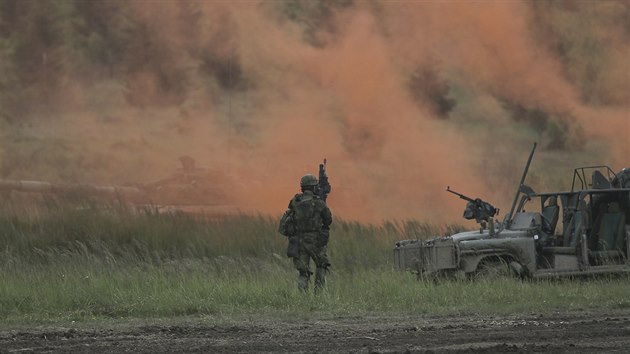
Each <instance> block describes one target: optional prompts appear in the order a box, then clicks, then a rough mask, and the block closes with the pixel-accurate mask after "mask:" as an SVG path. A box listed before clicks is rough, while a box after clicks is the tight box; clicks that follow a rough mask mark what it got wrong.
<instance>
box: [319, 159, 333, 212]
mask: <svg viewBox="0 0 630 354" xmlns="http://www.w3.org/2000/svg"><path fill="white" fill-rule="evenodd" d="M317 187H318V188H317V195H318V196H319V198H320V199H321V200H323V201H324V202H326V198H327V197H328V193H330V191H331V190H332V187H331V186H330V182H328V175H326V159H324V163H320V164H319V183H318V185H317Z"/></svg>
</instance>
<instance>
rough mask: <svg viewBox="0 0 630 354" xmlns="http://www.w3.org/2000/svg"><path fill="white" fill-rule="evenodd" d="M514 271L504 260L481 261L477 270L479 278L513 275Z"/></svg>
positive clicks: (476, 275)
mask: <svg viewBox="0 0 630 354" xmlns="http://www.w3.org/2000/svg"><path fill="white" fill-rule="evenodd" d="M513 274H514V272H513V270H512V268H511V266H510V264H509V263H507V262H505V261H503V260H493V261H481V262H480V263H479V265H478V266H477V270H476V271H475V276H474V277H475V278H477V279H497V278H504V277H511V276H513Z"/></svg>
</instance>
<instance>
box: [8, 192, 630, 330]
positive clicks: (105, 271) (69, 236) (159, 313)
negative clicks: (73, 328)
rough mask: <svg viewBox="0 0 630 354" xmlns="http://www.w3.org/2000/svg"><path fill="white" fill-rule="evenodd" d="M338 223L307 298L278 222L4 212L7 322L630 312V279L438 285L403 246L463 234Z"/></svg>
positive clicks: (82, 210) (106, 211) (98, 211)
mask: <svg viewBox="0 0 630 354" xmlns="http://www.w3.org/2000/svg"><path fill="white" fill-rule="evenodd" d="M458 229H459V227H458V226H453V225H442V226H440V225H431V224H427V223H422V222H417V221H399V222H388V223H384V224H382V225H366V224H357V223H351V222H345V221H341V220H336V222H335V223H334V225H333V229H332V231H331V242H330V256H331V260H332V264H333V265H332V270H331V274H330V275H329V277H328V285H327V289H326V291H325V292H324V293H322V294H319V295H314V294H311V293H309V294H306V295H305V294H301V293H300V292H299V291H297V287H296V284H295V280H296V272H295V270H294V269H293V268H292V265H291V262H290V260H289V259H287V258H286V257H285V256H284V251H285V247H286V240H285V239H284V237H282V236H280V235H279V234H278V233H277V232H276V231H275V230H276V219H275V218H272V217H268V216H247V215H228V216H222V217H211V218H210V217H199V216H192V215H186V214H177V213H174V214H173V213H171V214H161V213H156V212H155V211H151V210H145V211H141V212H131V211H129V210H127V209H125V208H121V207H109V208H104V207H102V206H99V207H95V206H93V205H91V204H86V205H83V206H81V207H77V206H76V205H72V206H71V207H65V206H58V207H55V208H46V210H45V212H41V211H40V212H38V213H32V214H30V215H28V216H25V215H18V214H17V213H12V212H11V211H10V210H8V211H7V210H5V212H4V213H2V215H0V244H1V245H2V250H1V251H0V318H2V319H3V320H4V322H5V323H11V322H25V321H27V322H28V321H35V322H40V321H64V320H83V319H91V318H103V317H114V318H119V317H167V316H183V315H193V314H194V315H234V314H268V315H274V316H305V315H311V314H313V313H316V314H334V315H339V314H357V313H359V314H360V313H368V312H393V313H417V314H449V313H479V312H482V313H511V312H531V311H553V310H575V309H607V308H608V309H612V308H625V307H630V301H628V300H627V296H625V294H627V292H628V290H630V286H629V283H628V282H627V279H600V280H596V281H591V282H571V281H563V282H520V281H517V280H512V279H499V280H494V281H477V282H467V281H462V282H444V283H432V282H428V281H422V280H420V281H419V280H417V279H416V278H415V276H413V275H412V274H409V273H404V272H398V271H396V270H394V269H393V262H392V261H393V257H392V247H393V244H394V242H395V241H396V240H398V239H403V238H410V237H414V238H415V237H418V238H426V237H429V236H431V235H438V234H443V233H449V232H453V231H457V230H458Z"/></svg>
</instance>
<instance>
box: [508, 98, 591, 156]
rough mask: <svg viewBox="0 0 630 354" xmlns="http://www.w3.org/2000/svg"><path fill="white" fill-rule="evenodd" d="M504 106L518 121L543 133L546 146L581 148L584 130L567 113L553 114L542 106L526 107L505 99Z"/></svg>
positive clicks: (564, 148)
mask: <svg viewBox="0 0 630 354" xmlns="http://www.w3.org/2000/svg"><path fill="white" fill-rule="evenodd" d="M502 104H503V107H504V108H505V109H506V110H507V111H508V112H509V113H510V117H511V118H512V119H513V120H515V121H516V122H521V123H525V124H527V125H529V126H530V127H531V129H532V130H534V131H535V132H537V133H539V134H541V136H542V137H543V138H544V141H545V144H546V148H547V149H551V150H566V149H579V148H580V147H581V146H580V145H579V144H578V142H579V141H583V139H584V137H583V136H582V131H581V130H580V128H579V127H576V125H575V124H572V121H573V118H572V117H570V116H569V115H567V114H553V113H549V112H547V111H544V110H542V109H540V108H537V107H534V108H530V107H525V106H523V105H521V104H518V103H514V102H510V101H507V100H503V102H502Z"/></svg>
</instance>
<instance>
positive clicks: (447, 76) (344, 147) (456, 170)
mask: <svg viewBox="0 0 630 354" xmlns="http://www.w3.org/2000/svg"><path fill="white" fill-rule="evenodd" d="M132 4H133V9H134V14H135V15H136V16H137V17H138V20H139V21H140V22H141V23H143V24H145V25H146V27H143V28H145V30H146V31H150V32H152V33H155V35H154V36H152V37H151V38H154V39H155V40H156V42H154V43H140V44H138V45H146V46H147V48H161V49H160V50H159V52H160V53H162V55H163V57H161V58H145V59H144V61H142V60H139V64H138V69H137V70H136V71H135V72H134V73H133V74H131V76H130V79H129V82H128V83H127V87H126V89H127V91H126V95H127V99H128V101H130V103H132V104H133V105H135V106H136V107H145V109H144V110H143V109H138V108H129V107H126V106H121V107H118V108H117V109H116V112H115V113H112V115H114V116H116V119H113V120H107V122H103V120H102V119H100V118H98V116H99V114H98V113H94V114H89V115H88V114H84V115H83V116H82V118H81V119H78V120H73V121H72V124H69V123H68V125H69V126H70V127H71V128H70V129H66V130H65V131H64V132H63V133H62V132H59V133H58V134H59V135H63V134H65V136H72V137H75V138H76V137H81V136H82V137H83V138H85V139H88V140H89V139H90V137H98V136H99V134H101V135H102V134H105V136H104V137H102V136H101V137H100V138H98V139H97V138H95V139H91V141H84V142H83V144H86V146H90V149H89V150H93V151H94V154H97V155H98V154H100V155H99V156H101V158H102V156H104V155H105V156H111V158H112V161H115V163H110V164H109V165H110V166H111V165H114V164H118V165H119V166H120V167H123V168H120V169H116V168H115V167H111V170H110V172H111V171H113V170H116V173H110V174H111V175H114V176H108V177H113V178H116V179H117V180H118V181H122V180H130V179H134V178H135V179H138V178H144V179H147V178H150V177H151V176H153V175H157V174H163V173H168V171H169V169H170V168H171V167H174V164H175V161H176V158H177V157H178V156H180V155H191V156H194V157H196V158H197V160H198V161H199V164H200V165H205V166H206V167H209V168H212V169H217V170H222V171H225V172H226V174H227V175H229V176H230V178H233V179H234V180H236V181H237V183H236V184H235V185H236V186H237V187H235V188H234V190H230V191H228V192H229V193H228V195H229V196H230V199H229V201H228V203H229V204H233V205H236V206H238V207H241V208H244V209H246V210H258V211H260V212H263V213H271V214H274V215H277V214H279V213H281V212H282V211H283V209H284V208H285V207H286V204H287V202H288V200H289V199H290V198H291V197H292V196H293V194H294V193H297V192H298V191H299V178H300V177H301V176H302V175H303V174H305V173H313V174H316V173H317V164H318V163H319V162H320V161H321V159H322V158H324V157H326V158H328V160H329V175H330V180H331V182H332V184H333V192H332V194H331V195H330V199H329V200H330V202H329V203H330V205H331V207H332V209H333V212H334V213H335V214H336V215H339V216H341V217H344V218H348V219H354V220H361V221H370V222H378V221H381V220H383V219H392V218H393V219H402V218H421V219H432V220H437V221H440V222H442V221H447V220H448V221H451V220H457V219H458V218H459V215H460V213H461V209H463V206H464V205H463V203H462V201H461V200H458V199H457V198H454V197H453V196H452V195H450V194H447V193H444V189H445V187H446V186H447V185H451V186H453V187H455V188H457V189H458V190H459V191H460V192H463V193H465V194H469V195H471V196H475V197H476V196H479V197H483V198H484V199H488V200H491V201H492V202H493V203H496V204H497V206H504V207H505V206H506V205H507V203H509V200H510V198H511V197H512V190H513V187H514V186H513V185H514V184H516V183H517V180H516V179H514V177H515V176H517V175H519V174H520V168H521V165H520V164H521V161H522V162H524V161H525V159H526V155H527V150H528V148H529V143H530V142H531V141H532V140H537V139H539V138H540V137H541V136H540V135H536V133H531V134H530V135H527V134H528V133H522V135H520V136H518V137H512V136H509V135H506V133H505V132H512V133H521V132H519V130H522V129H521V127H520V126H517V125H516V124H515V123H514V121H513V120H511V119H510V118H509V116H508V113H507V112H506V111H504V110H502V109H501V107H500V104H499V103H497V102H500V100H501V99H505V100H508V101H510V102H513V103H515V104H519V105H522V106H524V107H533V108H537V109H541V110H544V111H546V112H550V113H551V114H557V115H559V116H563V117H564V116H566V117H570V118H567V119H568V120H569V124H570V126H571V127H573V126H580V127H583V130H584V131H585V135H586V137H588V138H589V139H601V140H603V141H607V143H609V144H610V146H611V150H612V152H613V156H612V159H611V160H610V161H611V162H612V163H614V164H627V156H628V155H629V154H630V146H629V141H630V130H629V129H630V128H629V123H628V122H629V121H630V116H629V114H628V112H629V111H628V109H627V108H628V106H625V107H622V106H617V107H607V108H599V107H591V106H587V105H585V104H584V103H583V102H582V101H581V98H580V92H579V90H578V89H577V88H576V86H575V85H574V84H573V83H572V82H570V81H569V80H568V79H567V77H566V75H565V72H564V66H563V65H565V64H564V63H563V62H562V60H561V59H560V58H559V56H558V55H557V54H556V53H553V52H552V51H551V50H550V48H549V46H548V45H547V44H546V43H540V41H539V40H538V39H539V38H538V37H536V34H535V31H533V28H534V27H535V26H536V25H537V21H538V19H537V18H536V14H535V12H534V11H533V10H532V7H531V6H530V4H529V3H527V2H521V1H509V2H507V1H506V2H430V1H425V2H378V3H374V2H356V3H355V4H354V6H351V7H347V8H343V9H338V10H337V11H336V12H333V15H332V17H331V18H330V19H329V20H330V21H331V22H332V23H334V25H335V26H334V28H335V30H334V31H329V32H326V31H324V30H321V31H320V33H318V35H319V38H322V39H323V41H324V43H325V44H324V45H322V46H319V47H317V46H312V45H311V44H309V43H308V42H307V41H305V40H304V39H303V37H302V28H300V27H299V26H298V25H297V24H296V23H295V22H291V21H286V20H285V21H282V20H279V19H278V17H279V15H278V13H277V9H276V7H277V6H278V4H280V2H264V1H257V2H255V1H201V2H196V1H189V2H186V3H184V4H187V5H182V4H180V2H174V1H172V2H159V3H156V2H148V1H134V2H132ZM190 4H193V5H197V6H198V9H197V10H198V11H197V10H196V12H195V11H193V12H192V13H193V15H190V14H189V13H188V12H186V11H185V10H186V9H188V8H187V7H186V6H189V5H190ZM192 17H194V18H195V21H193V18H192ZM617 37H619V36H617ZM617 37H615V38H617ZM616 41H617V42H618V44H615V45H619V47H620V48H621V50H622V51H623V52H624V53H629V52H630V51H629V49H628V48H629V47H628V46H627V45H625V47H623V46H624V45H623V44H622V43H623V41H621V40H618V39H617V40H616ZM617 42H616V43H617ZM616 68H617V70H619V68H627V63H626V62H619V64H618V65H617V66H616ZM418 69H425V70H432V71H436V72H437V76H438V77H439V78H441V79H444V80H446V81H448V82H449V84H450V85H451V86H452V87H456V88H457V87H460V88H465V89H466V90H469V91H473V92H475V93H476V94H477V96H476V98H470V97H468V96H466V95H465V94H462V93H461V92H460V93H458V91H456V90H455V91H453V90H452V91H451V92H450V93H449V95H455V96H453V97H454V99H456V100H459V102H457V104H461V105H462V107H473V106H474V105H472V104H470V103H467V102H469V101H473V100H475V99H476V100H478V102H476V103H475V104H477V105H478V106H483V105H487V106H491V107H493V108H491V109H492V110H493V112H495V113H494V116H493V117H489V118H487V120H486V121H483V120H479V127H476V126H475V124H472V123H471V124H472V125H465V124H464V123H466V122H475V121H476V120H475V119H479V118H478V117H477V116H478V115H481V113H478V112H467V111H459V112H457V114H456V115H457V116H456V118H457V119H450V120H449V119H439V118H438V117H436V116H435V113H434V110H433V109H432V108H431V105H430V102H429V100H430V98H426V99H425V100H424V101H422V100H420V101H419V100H416V99H414V98H413V97H412V95H411V94H410V92H409V78H410V76H411V74H413V73H414V72H416V70H418ZM204 70H206V71H208V70H209V71H212V72H213V73H215V76H216V80H214V81H213V80H210V79H208V76H207V75H206V76H204V75H203V73H204ZM156 72H157V73H161V75H158V74H156ZM172 72H179V73H187V74H186V75H185V77H186V78H187V80H186V81H185V83H182V84H181V85H182V87H185V89H183V88H182V90H177V89H175V90H173V89H172V87H171V91H169V92H170V93H167V90H166V89H165V88H164V86H165V85H166V84H165V83H171V82H172V81H173V80H171V78H170V76H169V75H170V74H169V73H172ZM629 72H630V71H629ZM221 80H223V81H224V82H221ZM235 80H241V81H239V82H238V84H234V83H233V82H234V81H235ZM609 81H610V82H611V85H612V86H613V87H626V88H627V87H628V86H623V85H624V84H621V83H619V82H618V81H615V80H613V79H610V80H609ZM629 81H630V80H629ZM239 85H240V86H239ZM458 85H459V86H458ZM461 90H463V89H461ZM173 92H175V93H173ZM453 92H455V93H453ZM76 94H80V93H76ZM457 95H459V96H457ZM615 95H617V96H619V97H630V94H625V96H624V94H623V93H618V92H615ZM617 96H615V97H617ZM156 100H157V101H158V102H159V103H161V105H162V109H160V110H157V109H155V108H151V107H152V103H151V102H155V101H156ZM483 100H485V101H483ZM486 101H487V102H486ZM480 102H481V103H480ZM466 104H469V106H465V105H466ZM493 105H494V106H493ZM481 111H482V112H483V110H481ZM151 115H155V116H156V117H151ZM473 118H474V119H473ZM484 119H486V118H484ZM552 119H555V118H552ZM602 123H604V124H602ZM59 124H60V125H61V123H59ZM505 126H510V127H512V128H511V129H512V130H508V129H506V128H504V127H505ZM75 129H76V130H75ZM86 129H87V130H86ZM501 129H502V130H501ZM499 130H500V131H501V132H503V133H497V132H498V131H499ZM86 132H87V133H86ZM523 141H527V145H526V146H521V145H518V144H519V143H521V142H523ZM584 145H586V144H584ZM104 151H105V152H104ZM495 158H498V159H502V160H509V163H508V164H506V166H507V167H508V168H510V170H509V171H505V169H503V171H500V173H497V171H496V170H492V169H490V168H487V167H488V166H494V165H493V163H494V160H495ZM576 160H578V159H576ZM580 161H581V160H580ZM133 164H136V165H140V166H141V167H142V168H141V171H130V169H128V168H124V166H130V165H133ZM515 166H516V168H517V169H518V171H513V170H514V167H515ZM621 167H623V166H621ZM120 170H123V171H120ZM161 171H163V172H161ZM491 173H495V174H497V176H492V177H493V178H494V179H491V180H494V181H496V180H501V182H502V183H501V184H500V185H499V186H498V187H497V185H492V184H490V183H489V182H488V180H489V179H488V178H486V177H487V176H488V174H491ZM512 179H514V180H513V181H512Z"/></svg>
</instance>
